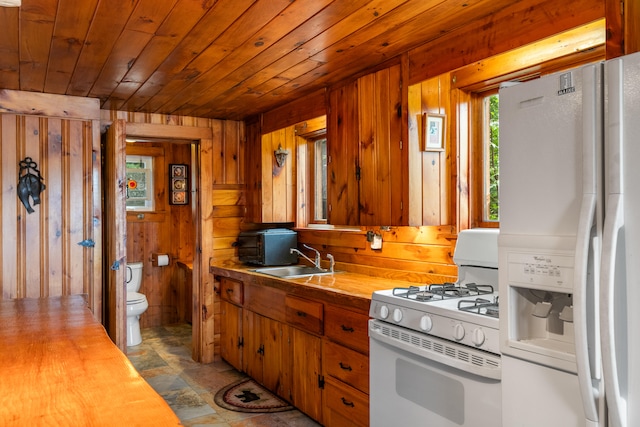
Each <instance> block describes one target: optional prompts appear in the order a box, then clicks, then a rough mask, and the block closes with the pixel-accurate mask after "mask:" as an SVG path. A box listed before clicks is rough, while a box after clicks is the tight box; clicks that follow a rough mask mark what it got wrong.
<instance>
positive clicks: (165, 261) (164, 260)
mask: <svg viewBox="0 0 640 427" xmlns="http://www.w3.org/2000/svg"><path fill="white" fill-rule="evenodd" d="M156 265H157V266H158V267H164V266H166V265H169V255H167V254H158V262H157V264H156Z"/></svg>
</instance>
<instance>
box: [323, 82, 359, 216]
mask: <svg viewBox="0 0 640 427" xmlns="http://www.w3.org/2000/svg"><path fill="white" fill-rule="evenodd" d="M357 99H358V84H357V82H353V83H349V84H347V85H344V86H342V87H340V88H338V89H336V90H333V91H331V92H330V93H329V106H330V108H329V114H328V116H327V209H328V212H327V216H328V218H327V220H328V222H329V224H334V225H358V221H359V218H358V181H357V179H356V171H357V168H358V167H359V164H358V104H357Z"/></svg>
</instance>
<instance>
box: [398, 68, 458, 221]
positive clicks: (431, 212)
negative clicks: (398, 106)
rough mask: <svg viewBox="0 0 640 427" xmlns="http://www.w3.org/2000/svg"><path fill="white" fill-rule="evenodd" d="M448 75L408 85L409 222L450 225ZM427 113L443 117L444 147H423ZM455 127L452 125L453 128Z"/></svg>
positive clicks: (452, 164) (451, 159)
mask: <svg viewBox="0 0 640 427" xmlns="http://www.w3.org/2000/svg"><path fill="white" fill-rule="evenodd" d="M449 94H450V83H449V75H448V74H445V75H442V76H438V77H434V78H432V79H429V80H426V81H424V82H422V83H419V84H416V85H412V86H410V87H409V107H408V109H409V146H408V150H409V175H410V179H409V194H410V199H409V224H411V225H440V224H453V223H454V218H451V216H450V211H449V207H450V205H449V201H450V198H451V195H452V194H453V192H452V191H451V188H450V182H451V181H450V177H451V174H452V171H453V169H454V168H455V159H456V156H455V153H456V149H455V148H456V147H455V144H452V143H451V142H452V140H453V138H452V135H453V134H454V132H451V128H452V127H451V124H452V123H455V120H454V117H453V116H452V114H451V112H450V111H449V106H450V105H451V101H450V96H449ZM429 114H441V115H444V116H445V130H444V133H443V137H444V149H443V150H439V151H426V150H424V138H425V137H426V136H425V131H426V130H425V126H426V119H427V117H428V116H429ZM453 128H454V129H455V127H453Z"/></svg>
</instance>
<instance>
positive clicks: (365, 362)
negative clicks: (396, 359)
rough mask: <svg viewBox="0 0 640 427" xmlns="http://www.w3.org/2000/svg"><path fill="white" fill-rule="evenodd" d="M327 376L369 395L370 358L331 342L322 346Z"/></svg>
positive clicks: (325, 342)
mask: <svg viewBox="0 0 640 427" xmlns="http://www.w3.org/2000/svg"><path fill="white" fill-rule="evenodd" d="M322 364H323V366H324V370H325V374H326V375H331V376H332V377H335V378H337V379H339V380H340V381H343V382H345V383H347V384H349V385H352V386H354V387H355V388H357V389H358V390H360V391H362V392H364V393H367V394H369V357H368V356H366V355H364V354H362V353H358V352H357V351H355V350H351V349H350V348H347V347H344V346H341V345H340V344H336V343H334V342H331V341H326V340H325V341H324V343H323V346H322Z"/></svg>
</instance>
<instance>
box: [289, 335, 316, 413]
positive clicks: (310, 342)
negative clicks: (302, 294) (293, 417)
mask: <svg viewBox="0 0 640 427" xmlns="http://www.w3.org/2000/svg"><path fill="white" fill-rule="evenodd" d="M291 337H292V339H291V342H292V358H293V364H292V368H293V385H292V392H293V400H292V403H293V404H294V405H295V406H296V407H297V408H298V409H300V410H301V411H302V412H304V413H305V414H307V415H309V416H310V417H311V418H313V419H314V420H317V421H318V422H320V423H322V389H321V388H320V384H319V380H320V374H321V372H322V340H321V339H320V338H319V337H316V336H314V335H311V334H308V333H306V332H303V331H301V330H299V329H296V328H292V329H291Z"/></svg>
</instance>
